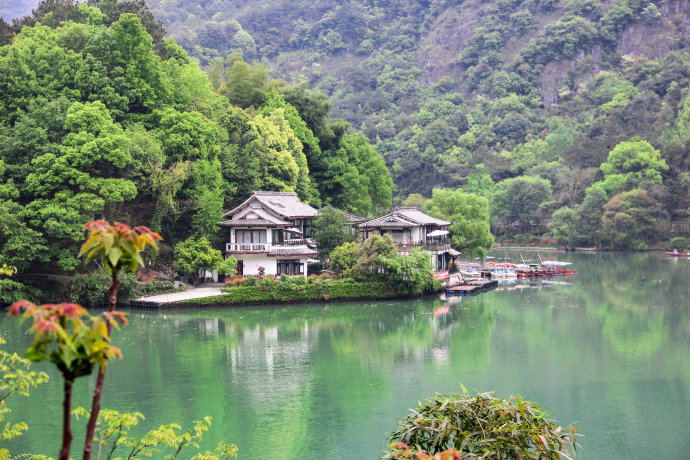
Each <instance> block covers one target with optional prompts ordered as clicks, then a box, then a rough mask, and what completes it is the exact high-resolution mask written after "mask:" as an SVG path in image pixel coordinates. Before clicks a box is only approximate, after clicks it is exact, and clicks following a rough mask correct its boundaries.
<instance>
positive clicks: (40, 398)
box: [0, 253, 690, 460]
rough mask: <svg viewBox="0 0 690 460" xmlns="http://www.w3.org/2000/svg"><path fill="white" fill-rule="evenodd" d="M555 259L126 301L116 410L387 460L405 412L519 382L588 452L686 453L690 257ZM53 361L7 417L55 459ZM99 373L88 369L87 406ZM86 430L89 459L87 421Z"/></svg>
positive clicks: (110, 394)
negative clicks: (291, 289)
mask: <svg viewBox="0 0 690 460" xmlns="http://www.w3.org/2000/svg"><path fill="white" fill-rule="evenodd" d="M495 255H499V256H502V255H505V254H503V253H502V254H495ZM523 255H525V256H527V255H528V254H523ZM530 255H532V254H530ZM542 256H545V258H558V259H560V260H569V261H572V262H573V266H574V268H576V269H577V270H578V271H579V274H578V275H577V276H575V277H567V278H555V279H551V280H550V281H555V282H557V283H567V284H541V283H538V282H537V283H533V284H529V283H523V282H522V281H518V282H517V283H516V284H514V285H504V286H502V287H501V288H500V289H498V290H494V291H491V292H487V293H485V294H482V295H479V296H474V297H464V298H461V299H456V301H457V302H456V303H452V302H450V303H449V302H448V301H443V300H441V299H440V298H438V297H426V298H422V299H414V300H402V301H386V302H364V303H341V304H316V305H295V306H278V307H260V308H254V307H253V308H243V309H209V310H193V311H191V310H174V311H167V312H166V311H161V312H150V311H130V312H129V318H130V321H131V322H130V325H129V326H127V327H125V328H124V329H123V330H122V331H120V332H117V333H116V334H115V339H114V342H115V345H117V346H118V347H120V348H121V349H122V352H123V354H124V359H123V360H121V361H113V362H111V364H110V365H109V368H108V377H107V382H106V391H105V396H104V400H103V406H104V407H106V408H113V409H118V410H120V411H133V410H139V411H141V412H143V413H144V414H145V415H146V420H145V421H143V422H142V424H141V427H142V429H144V428H152V427H157V426H159V425H161V424H164V423H171V422H178V423H181V424H182V425H189V424H190V423H191V421H192V420H198V419H200V418H202V417H203V416H206V415H210V416H212V417H213V426H212V428H211V431H209V432H208V433H206V435H205V438H204V443H203V444H204V447H206V448H211V447H212V446H214V445H215V444H217V443H218V442H219V441H221V440H226V441H229V442H234V443H236V444H237V445H238V446H239V449H240V458H251V459H297V458H305V459H312V458H313V459H316V458H318V459H376V458H378V457H379V455H380V454H381V453H382V452H383V450H384V448H385V442H384V440H385V437H386V434H387V433H388V432H389V431H391V430H392V429H393V428H394V426H395V423H396V421H397V420H398V419H399V418H400V417H401V416H403V415H405V414H406V412H407V411H408V409H409V408H411V407H414V406H416V405H417V402H418V401H419V400H422V399H424V398H426V397H429V396H431V395H433V394H434V393H435V392H442V393H443V392H457V391H459V390H460V383H462V384H464V385H465V386H466V387H467V388H468V389H469V390H478V391H491V390H493V391H495V392H496V394H497V395H499V396H501V397H507V396H509V395H511V394H519V395H521V396H522V397H524V398H526V399H530V400H533V401H537V402H538V403H539V404H540V405H541V406H542V407H544V408H547V409H549V410H550V411H551V413H552V415H553V417H554V418H555V419H557V420H558V421H559V422H560V423H561V424H563V425H568V424H571V423H574V424H575V426H576V427H577V428H578V430H579V432H580V433H582V434H583V435H585V436H584V437H581V438H580V439H579V443H580V445H581V450H580V451H579V454H578V456H577V458H578V459H627V460H632V459H652V458H653V459H686V458H688V456H689V455H690V454H689V452H690V260H683V259H677V260H675V259H673V258H670V257H666V256H664V255H660V254H557V255H556V254H554V255H551V254H548V255H547V254H542ZM511 257H513V258H514V259H516V258H517V255H516V254H515V253H513V254H511ZM446 305H448V306H449V308H448V312H447V314H444V313H443V310H444V309H443V308H442V307H444V306H446ZM439 308H441V310H440V311H439V310H437V309H439ZM435 310H436V314H435V313H434V312H435ZM25 329H26V327H25V326H19V325H18V324H17V321H15V320H14V319H8V318H6V317H2V318H0V335H2V336H4V337H5V338H6V339H7V341H8V344H7V345H5V349H8V350H23V349H25V348H26V347H27V346H28V345H29V343H30V337H29V335H26V334H25V332H24V331H25ZM34 368H35V369H44V370H49V369H50V368H49V366H48V365H46V364H37V365H34ZM50 374H51V379H52V380H51V382H49V383H47V384H44V385H42V386H41V387H40V388H38V389H35V390H33V392H32V396H31V398H30V399H26V398H22V397H15V398H14V399H10V400H8V403H9V405H10V406H11V408H12V409H13V413H12V414H11V420H15V421H18V420H23V421H26V422H27V423H28V424H29V426H30V429H29V431H28V432H27V433H26V434H25V435H24V436H23V437H22V438H19V439H17V440H14V441H11V442H6V443H5V444H6V447H8V448H10V450H11V451H12V452H13V453H21V452H34V453H46V454H49V455H52V456H57V451H58V450H59V436H60V425H59V420H60V419H59V410H60V400H61V384H60V382H59V379H58V377H57V375H56V374H55V372H52V371H51V372H50ZM91 382H93V379H91V380H88V379H84V380H83V381H81V382H78V383H77V389H76V395H75V399H76V403H77V404H82V405H86V404H87V403H88V401H89V391H88V388H87V386H90V384H91ZM75 434H76V440H75V447H77V448H75V449H74V450H73V455H74V456H75V457H79V455H78V452H80V450H79V449H78V447H80V445H79V444H80V439H81V438H83V424H82V423H81V422H78V423H77V424H76V427H75Z"/></svg>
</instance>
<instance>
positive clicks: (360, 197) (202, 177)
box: [0, 0, 393, 274]
mask: <svg viewBox="0 0 690 460" xmlns="http://www.w3.org/2000/svg"><path fill="white" fill-rule="evenodd" d="M99 8H100V9H99ZM38 21H40V23H39V22H38ZM3 24H4V23H3ZM233 27H234V26H233ZM3 30H4V32H3V33H7V34H8V36H9V37H10V39H5V41H3V42H2V44H3V45H5V46H2V47H0V91H2V94H3V97H2V98H0V198H1V200H0V201H1V203H2V204H1V205H0V216H5V217H6V219H4V218H3V219H2V224H1V226H0V235H1V236H2V238H1V239H0V256H1V257H3V261H5V262H6V263H11V264H12V265H14V266H16V267H17V268H18V270H19V272H20V274H21V273H31V272H34V273H35V272H52V273H71V272H72V271H73V270H75V269H77V268H78V266H79V260H78V259H77V258H76V253H77V250H76V245H77V242H78V241H79V240H80V239H81V238H82V237H83V233H82V227H83V225H84V223H85V222H87V221H90V220H93V219H94V218H95V217H97V218H100V217H102V218H105V219H107V220H111V221H112V220H120V221H125V222H131V223H133V224H135V225H139V224H143V225H148V226H150V227H152V228H154V229H155V230H156V231H158V232H160V233H161V234H162V235H163V237H164V241H165V244H164V245H163V246H162V248H161V252H160V254H161V256H163V259H161V260H160V261H161V262H163V263H168V264H169V263H171V262H172V260H171V256H170V254H171V251H170V250H169V249H166V247H167V248H169V247H170V246H174V245H175V244H176V243H177V242H179V241H182V240H187V239H188V238H189V237H190V236H192V235H195V236H204V237H206V238H208V239H210V240H211V241H214V242H217V241H216V239H217V238H218V235H219V233H218V230H219V228H218V225H217V224H218V222H219V221H220V220H221V216H222V214H223V211H224V210H227V209H228V208H231V207H233V206H235V205H237V204H238V203H239V202H241V201H242V200H244V199H246V198H247V196H248V195H249V194H250V193H251V192H252V191H253V190H260V189H266V190H290V191H296V192H297V194H298V196H299V197H300V199H302V200H304V201H305V202H308V203H311V204H313V205H317V206H318V205H319V204H320V202H321V199H320V196H321V195H322V194H324V192H327V193H326V194H327V200H326V201H328V202H330V203H333V204H337V205H339V206H343V207H346V208H348V209H350V210H352V211H356V212H360V213H362V214H366V213H370V212H374V211H375V210H381V209H384V208H386V207H388V206H389V205H390V204H391V198H392V188H393V185H392V181H391V178H390V174H389V173H388V170H387V169H386V167H385V164H384V162H383V159H382V158H381V157H380V155H379V154H378V153H377V152H376V150H374V149H373V147H372V146H371V144H370V143H369V141H368V139H366V138H365V137H364V136H361V135H358V134H346V132H347V130H348V129H349V125H348V124H347V123H345V122H344V121H342V120H334V121H329V112H330V109H331V104H330V103H329V102H328V101H327V100H326V98H325V96H324V95H322V94H319V93H312V92H310V91H309V90H308V89H307V88H306V86H304V85H301V86H297V87H293V86H288V85H286V84H285V83H283V82H278V81H272V80H270V79H269V78H268V69H267V68H265V67H262V66H261V65H250V64H247V63H245V62H244V61H243V60H242V58H241V56H240V55H237V54H235V55H233V56H231V58H229V59H228V62H227V65H228V71H227V72H223V73H222V74H221V75H220V78H221V81H220V83H219V84H218V85H217V87H218V91H217V92H215V91H214V85H213V84H212V83H211V80H210V79H209V77H208V76H207V75H206V74H204V72H203V71H202V70H201V69H200V67H199V65H198V64H197V63H196V62H195V61H193V60H192V59H190V57H189V56H188V55H187V52H186V51H184V50H183V49H182V48H181V47H179V46H178V45H176V44H175V43H174V42H173V41H165V42H164V41H163V39H162V37H163V35H164V32H163V31H162V28H161V26H160V23H157V22H156V21H155V20H154V19H153V16H152V15H151V13H150V11H149V10H148V9H147V8H146V4H144V3H143V2H141V1H138V0H135V1H126V2H110V1H108V2H98V1H94V2H90V6H88V7H87V6H85V5H80V4H78V3H75V2H72V1H66V0H65V1H63V0H58V1H54V2H52V1H51V2H43V3H41V4H40V5H39V7H38V8H37V9H36V10H35V11H34V13H33V16H30V17H26V18H24V19H21V20H20V21H17V22H15V23H14V24H13V25H12V26H8V28H7V29H3ZM241 31H242V29H241V27H240V28H235V30H234V32H233V33H232V37H233V38H232V39H233V40H235V41H237V43H238V46H240V47H241V48H242V49H245V50H249V49H250V48H251V43H250V40H249V38H251V37H248V34H247V33H246V32H244V33H243V34H239V35H238V33H239V32H241ZM3 37H4V35H3ZM245 109H246V110H245ZM331 160H334V161H331ZM20 254H21V256H20ZM46 262H50V263H48V264H46Z"/></svg>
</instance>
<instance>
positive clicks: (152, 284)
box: [138, 279, 175, 294]
mask: <svg viewBox="0 0 690 460" xmlns="http://www.w3.org/2000/svg"><path fill="white" fill-rule="evenodd" d="M172 289H175V284H174V282H173V281H172V280H164V279H155V280H151V281H148V282H146V283H143V284H140V285H139V288H138V291H139V292H141V293H142V294H151V293H154V292H165V291H170V290H172Z"/></svg>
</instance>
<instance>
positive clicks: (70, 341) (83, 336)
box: [9, 300, 127, 460]
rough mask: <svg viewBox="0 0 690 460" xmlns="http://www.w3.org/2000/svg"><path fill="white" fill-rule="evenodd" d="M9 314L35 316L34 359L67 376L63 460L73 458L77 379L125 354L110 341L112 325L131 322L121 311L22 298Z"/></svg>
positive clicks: (24, 317) (31, 349)
mask: <svg viewBox="0 0 690 460" xmlns="http://www.w3.org/2000/svg"><path fill="white" fill-rule="evenodd" d="M9 314H10V315H12V316H16V317H21V320H22V321H26V320H29V319H31V320H32V321H33V324H32V325H31V328H30V332H33V333H34V341H33V344H32V345H31V347H29V349H28V350H26V357H27V358H29V359H30V360H31V361H49V362H51V363H53V364H55V366H56V367H57V368H58V370H59V371H60V373H61V374H62V377H63V379H64V388H63V389H64V401H63V432H62V434H63V436H62V447H61V449H60V455H59V458H60V460H67V459H68V458H69V452H70V446H71V443H72V428H71V422H70V411H71V406H72V386H73V384H74V381H75V380H76V379H77V378H79V377H83V376H85V375H89V374H90V373H91V371H92V370H93V367H94V365H96V364H98V365H99V366H105V365H106V364H107V360H108V358H111V357H113V356H115V357H122V354H121V353H120V350H118V349H117V348H115V347H113V346H112V345H111V344H110V333H109V331H108V329H109V327H110V326H114V327H116V328H119V324H118V321H119V322H120V323H122V324H126V323H127V319H126V318H125V317H124V315H123V314H122V313H121V312H107V313H103V314H102V315H98V316H91V315H90V314H89V313H88V312H87V311H86V309H85V308H84V307H82V306H81V305H77V304H74V303H60V304H45V305H36V304H33V303H31V302H28V301H26V300H20V301H19V302H15V303H13V304H12V305H10V309H9Z"/></svg>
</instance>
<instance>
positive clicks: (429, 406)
mask: <svg viewBox="0 0 690 460" xmlns="http://www.w3.org/2000/svg"><path fill="white" fill-rule="evenodd" d="M512 399H514V402H509V401H506V400H504V399H500V398H497V397H496V396H494V395H493V393H479V394H477V396H476V397H472V396H470V395H469V394H468V393H467V392H465V393H463V394H451V395H437V396H435V397H433V398H430V399H428V400H426V401H425V402H423V403H422V404H420V406H419V407H417V408H416V409H414V410H412V411H411V413H410V414H409V415H407V416H406V417H404V418H403V419H402V420H400V422H399V424H398V429H397V430H396V431H394V432H393V433H391V435H390V438H389V441H390V442H404V443H407V444H408V445H411V446H414V447H415V448H416V449H418V450H421V451H424V452H427V453H429V454H431V455H434V454H435V453H436V452H440V451H442V450H446V449H457V450H458V451H459V452H460V454H461V455H462V456H463V457H464V458H482V459H486V460H498V459H504V458H532V459H560V458H562V456H563V457H566V458H570V456H571V453H573V454H574V453H575V452H576V448H577V444H576V442H575V433H576V431H577V430H576V429H575V428H570V429H565V428H562V427H560V426H558V425H556V424H555V423H554V421H553V420H550V419H549V418H548V417H547V416H548V412H547V411H545V410H543V409H541V408H540V407H539V406H537V405H536V404H535V403H532V402H529V401H523V400H521V399H520V398H519V397H512ZM383 458H397V457H393V456H392V453H388V454H387V455H386V456H384V457H383ZM403 458H405V457H403ZM411 458H414V457H411Z"/></svg>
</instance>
